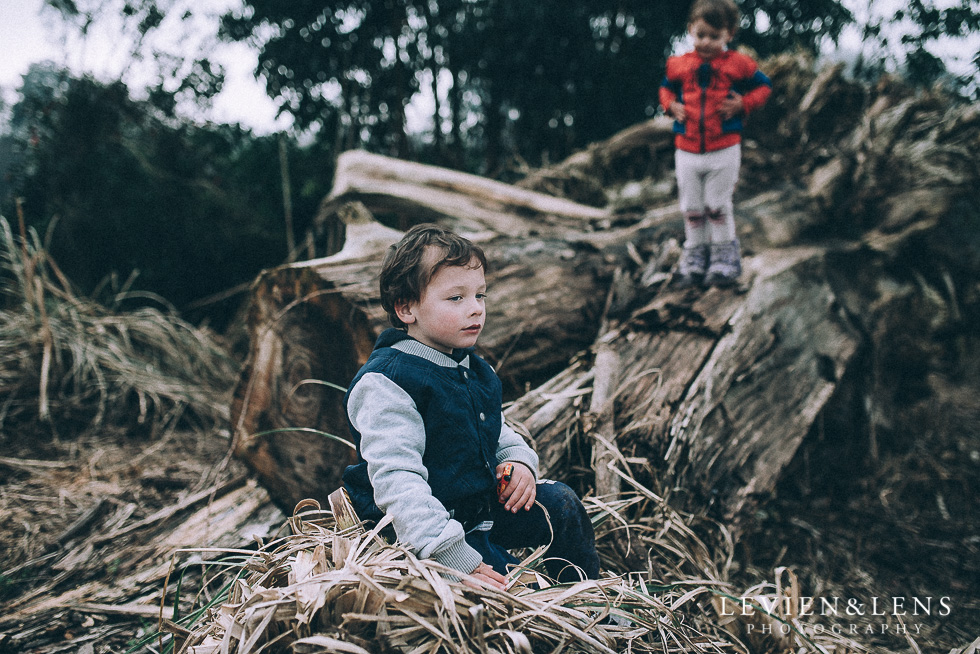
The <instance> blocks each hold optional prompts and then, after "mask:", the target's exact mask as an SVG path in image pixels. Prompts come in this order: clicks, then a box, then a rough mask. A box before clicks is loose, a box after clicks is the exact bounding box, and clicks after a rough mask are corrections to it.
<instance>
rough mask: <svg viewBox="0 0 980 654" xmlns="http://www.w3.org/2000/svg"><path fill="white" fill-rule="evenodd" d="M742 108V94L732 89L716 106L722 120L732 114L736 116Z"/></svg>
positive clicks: (743, 107) (743, 106)
mask: <svg viewBox="0 0 980 654" xmlns="http://www.w3.org/2000/svg"><path fill="white" fill-rule="evenodd" d="M744 110H745V105H744V104H743V103H742V96H740V95H739V94H738V93H735V92H734V91H732V92H731V93H730V94H729V95H728V97H727V98H725V99H724V100H722V101H721V104H720V105H719V106H718V113H719V114H721V118H722V120H728V119H729V118H731V117H732V116H737V115H739V114H740V113H742V111H744Z"/></svg>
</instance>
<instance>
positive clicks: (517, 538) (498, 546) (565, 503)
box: [466, 481, 599, 582]
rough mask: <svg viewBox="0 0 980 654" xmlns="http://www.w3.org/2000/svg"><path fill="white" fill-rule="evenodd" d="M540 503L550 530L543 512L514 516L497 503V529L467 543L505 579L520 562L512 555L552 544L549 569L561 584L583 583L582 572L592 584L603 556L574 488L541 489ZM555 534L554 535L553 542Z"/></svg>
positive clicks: (551, 484) (548, 484)
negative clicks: (510, 567)
mask: <svg viewBox="0 0 980 654" xmlns="http://www.w3.org/2000/svg"><path fill="white" fill-rule="evenodd" d="M536 499H537V501H538V502H540V503H541V505H542V506H544V507H545V508H546V509H547V510H548V517H550V519H551V528H550V529H549V527H548V521H547V520H546V519H545V514H544V512H543V511H542V510H541V507H540V506H538V505H537V504H535V505H534V506H532V507H531V510H530V511H525V510H524V509H519V510H518V511H517V513H511V512H510V511H507V510H505V509H504V505H503V504H500V503H496V502H495V503H494V505H493V507H492V509H491V519H492V520H493V527H492V528H491V529H490V530H489V531H471V532H470V533H468V534H467V535H466V542H467V543H469V544H470V546H471V547H473V548H474V549H475V550H476V551H478V552H479V553H480V554H482V555H483V561H484V563H486V564H487V565H489V566H490V567H492V568H493V569H494V570H496V571H497V572H499V573H500V574H507V565H508V564H516V563H519V561H518V560H517V558H516V557H514V556H513V555H512V554H511V553H510V552H508V551H507V550H509V549H514V548H520V547H539V546H541V545H544V544H546V543H548V542H549V541H550V542H551V547H549V548H548V550H547V551H546V552H545V557H546V560H545V569H546V570H547V571H548V574H549V575H550V576H551V577H552V578H553V579H556V580H557V581H559V582H571V581H579V580H581V579H582V573H584V574H585V577H586V578H588V579H598V578H599V555H598V554H596V549H595V532H594V531H593V529H592V522H591V520H589V516H588V514H587V513H586V511H585V507H584V506H583V505H582V500H580V499H579V498H578V495H576V494H575V491H573V490H572V489H571V488H569V487H568V486H566V485H565V484H563V483H561V482H557V481H542V482H538V485H537V497H536ZM552 529H553V530H554V536H553V537H552V533H551V532H552Z"/></svg>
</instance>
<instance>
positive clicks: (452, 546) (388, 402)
mask: <svg viewBox="0 0 980 654" xmlns="http://www.w3.org/2000/svg"><path fill="white" fill-rule="evenodd" d="M486 268H487V260H486V256H485V254H484V252H483V250H482V249H481V248H480V247H479V246H477V245H475V244H473V243H471V242H470V241H469V240H467V239H465V238H462V237H460V236H458V235H456V234H454V233H452V232H450V231H448V230H445V229H442V228H440V227H437V226H435V225H419V226H416V227H413V228H412V229H410V230H409V231H408V232H407V233H406V234H405V236H404V237H403V238H402V240H401V241H399V242H398V243H397V244H395V245H393V246H392V247H391V248H390V249H389V251H388V252H387V254H386V256H385V258H384V261H383V262H382V265H381V304H382V306H383V307H384V309H385V311H387V312H388V317H389V320H390V321H391V323H392V325H394V327H393V328H391V329H388V330H386V331H384V332H383V333H382V334H381V335H380V337H379V338H378V341H377V343H376V344H375V349H374V351H373V352H372V354H371V356H370V357H369V359H368V361H367V363H366V364H364V366H363V367H362V368H361V370H360V371H359V372H358V373H357V375H356V376H355V377H354V380H353V382H352V383H351V385H350V388H349V390H348V392H347V396H346V397H345V405H346V407H347V416H348V421H349V424H350V429H351V434H352V435H353V437H354V442H355V444H356V445H357V453H358V463H357V464H355V465H352V466H349V467H348V468H347V469H346V471H345V472H344V487H345V488H346V489H347V492H348V494H349V495H350V497H351V502H352V504H353V505H354V509H355V510H356V511H357V513H358V515H359V516H360V517H361V518H363V519H366V520H379V519H380V518H381V517H382V516H383V515H384V514H389V515H391V517H392V520H393V525H394V529H395V534H396V535H397V537H398V539H399V540H400V541H402V542H403V543H406V544H407V545H408V546H409V547H410V548H411V549H412V550H413V551H414V552H415V554H416V555H418V556H419V558H431V559H434V560H436V561H438V562H440V563H443V564H445V565H446V566H448V567H450V568H453V569H455V570H458V571H459V572H460V573H461V577H463V578H464V583H467V584H468V585H474V584H476V583H483V584H489V585H491V586H496V587H498V588H503V587H504V585H505V583H506V580H505V578H504V576H503V575H504V574H506V573H507V568H506V566H507V565H508V564H513V563H517V562H518V561H517V559H516V558H515V557H514V556H513V555H511V554H510V553H509V552H508V551H507V549H510V548H516V547H536V546H539V545H543V544H546V543H549V542H550V543H551V545H550V548H549V549H548V550H547V553H546V556H547V557H549V560H548V561H546V567H547V569H548V572H549V574H550V575H551V576H553V577H554V578H556V579H558V580H560V581H569V580H577V579H580V578H582V577H587V578H592V579H594V578H597V577H598V575H599V559H598V556H597V554H596V550H595V534H594V532H593V529H592V523H591V522H590V520H589V517H588V515H587V514H586V511H585V507H584V506H583V505H582V502H581V501H580V500H579V498H578V497H577V496H576V494H575V492H574V491H573V490H572V489H571V488H569V487H568V486H566V485H564V484H561V483H557V482H551V481H542V480H539V479H537V467H538V457H537V455H536V454H535V452H534V451H533V450H532V449H531V448H530V447H528V445H527V444H526V443H525V442H524V440H523V439H522V438H521V437H520V436H519V435H518V434H517V433H516V432H515V431H514V430H513V429H511V428H510V427H508V426H507V424H506V423H505V422H504V420H503V414H502V412H501V383H500V380H499V378H498V377H497V375H496V373H495V372H494V371H493V368H491V367H490V365H489V364H488V363H486V362H485V361H484V360H483V359H481V358H480V357H478V356H477V355H476V354H474V352H473V347H474V345H476V341H477V338H479V336H480V332H481V331H482V330H483V326H484V320H485V318H486V295H487V288H486V281H485V278H484V273H485V271H486ZM505 473H506V474H507V475H508V478H509V480H504V481H506V483H505V484H500V481H501V480H502V477H503V475H504V474H505ZM498 484H499V485H500V486H502V489H501V490H500V492H499V493H498ZM542 507H543V508H542ZM545 511H547V513H545ZM549 518H550V525H549ZM466 575H469V577H466Z"/></svg>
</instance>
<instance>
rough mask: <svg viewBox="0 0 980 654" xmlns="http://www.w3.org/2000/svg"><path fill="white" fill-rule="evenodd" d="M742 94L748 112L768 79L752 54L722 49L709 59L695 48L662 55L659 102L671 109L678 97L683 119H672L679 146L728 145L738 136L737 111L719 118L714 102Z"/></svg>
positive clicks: (768, 86)
mask: <svg viewBox="0 0 980 654" xmlns="http://www.w3.org/2000/svg"><path fill="white" fill-rule="evenodd" d="M733 91H734V92H735V93H738V94H740V95H741V96H742V104H743V105H744V107H745V113H744V115H748V114H750V113H752V112H753V111H755V110H756V109H758V108H759V107H761V106H762V105H764V104H765V103H766V100H768V99H769V94H770V93H771V92H772V82H770V81H769V78H768V77H766V76H765V75H763V74H762V72H761V71H760V70H759V67H758V66H757V65H756V63H755V61H753V60H752V58H751V57H748V56H746V55H744V54H742V53H741V52H735V51H733V50H726V51H724V52H722V53H721V54H719V55H718V56H717V57H715V58H714V59H712V60H711V61H704V60H703V59H701V57H700V56H699V55H698V54H697V53H695V52H688V53H687V54H684V55H681V56H679V57H670V58H668V59H667V75H666V77H664V81H663V83H662V84H661V85H660V104H661V105H663V107H664V109H665V110H667V112H668V114H669V113H670V105H671V103H672V102H674V101H675V100H677V101H678V102H681V103H683V104H684V110H685V112H686V114H687V117H686V118H687V119H686V120H685V121H684V123H683V124H682V123H680V122H679V121H677V122H675V123H674V132H675V133H676V134H677V136H676V137H675V138H674V143H675V145H676V146H677V148H678V149H680V150H685V151H687V152H695V153H699V154H703V153H705V152H712V151H714V150H721V149H723V148H727V147H731V146H733V145H735V144H736V143H739V142H740V141H741V140H742V135H741V131H742V116H741V115H739V116H732V117H731V118H729V119H728V120H725V121H722V120H721V116H720V114H719V106H720V105H721V101H722V100H724V99H725V98H726V97H728V95H729V94H730V93H731V92H733Z"/></svg>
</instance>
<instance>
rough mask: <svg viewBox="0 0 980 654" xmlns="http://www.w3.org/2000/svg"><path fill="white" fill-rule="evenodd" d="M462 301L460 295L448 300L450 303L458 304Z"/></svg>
mask: <svg viewBox="0 0 980 654" xmlns="http://www.w3.org/2000/svg"><path fill="white" fill-rule="evenodd" d="M462 299H463V296H462V295H454V296H452V297H451V298H449V301H450V302H459V301H460V300H462Z"/></svg>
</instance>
